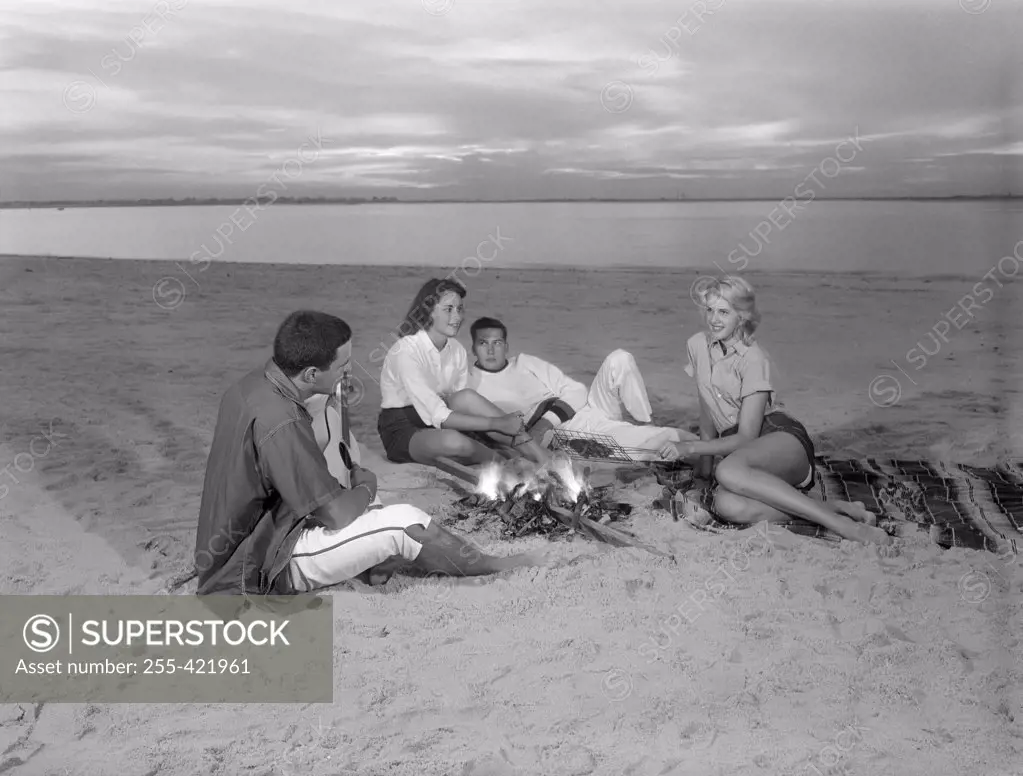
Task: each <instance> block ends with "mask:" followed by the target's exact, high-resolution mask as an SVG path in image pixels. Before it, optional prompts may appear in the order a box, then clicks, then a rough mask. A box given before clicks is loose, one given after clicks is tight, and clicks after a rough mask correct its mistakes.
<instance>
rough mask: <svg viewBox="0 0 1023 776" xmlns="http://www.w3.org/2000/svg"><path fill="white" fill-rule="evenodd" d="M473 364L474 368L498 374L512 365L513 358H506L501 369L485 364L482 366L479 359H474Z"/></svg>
mask: <svg viewBox="0 0 1023 776" xmlns="http://www.w3.org/2000/svg"><path fill="white" fill-rule="evenodd" d="M472 366H473V369H478V370H479V371H480V372H487V373H488V374H492V375H496V374H498V373H499V372H503V371H504V370H505V369H507V368H508V367H510V366H511V359H510V358H506V359H505V360H504V366H502V367H501V368H500V369H487V368H486V367H485V366H482V365H481V364H480V362H479V361H474V362H473V365H472Z"/></svg>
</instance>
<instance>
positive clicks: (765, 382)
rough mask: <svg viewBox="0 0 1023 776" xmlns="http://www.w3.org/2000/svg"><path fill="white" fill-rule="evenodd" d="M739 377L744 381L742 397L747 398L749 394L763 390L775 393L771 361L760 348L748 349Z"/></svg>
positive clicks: (741, 389)
mask: <svg viewBox="0 0 1023 776" xmlns="http://www.w3.org/2000/svg"><path fill="white" fill-rule="evenodd" d="M739 377H740V379H741V381H742V386H741V388H740V390H739V398H740V399H745V398H746V397H747V396H752V395H753V394H754V393H760V392H761V391H767V392H768V393H770V394H773V393H774V387H773V386H772V385H771V362H770V361H769V360H768V358H767V356H765V355H764V354H763V352H762V351H760V350H759V349H751V350H748V351H746V354H745V355H744V356H743V358H742V369H741V372H740V375H739Z"/></svg>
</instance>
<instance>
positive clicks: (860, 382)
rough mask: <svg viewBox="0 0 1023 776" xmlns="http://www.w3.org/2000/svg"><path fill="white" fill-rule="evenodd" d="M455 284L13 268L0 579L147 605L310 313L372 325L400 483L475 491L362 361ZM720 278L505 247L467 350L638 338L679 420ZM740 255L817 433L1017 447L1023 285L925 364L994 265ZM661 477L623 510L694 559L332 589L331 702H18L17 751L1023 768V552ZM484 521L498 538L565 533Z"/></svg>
mask: <svg viewBox="0 0 1023 776" xmlns="http://www.w3.org/2000/svg"><path fill="white" fill-rule="evenodd" d="M186 267H187V265H186ZM192 271H193V272H194V270H192ZM443 274H445V273H444V272H437V271H434V272H431V271H430V270H428V269H421V268H415V269H413V268H353V267H327V266H279V265H245V264H235V263H231V264H227V263H216V262H214V263H212V264H210V265H209V266H208V268H206V269H205V271H204V272H202V273H201V274H196V277H195V281H194V282H193V281H192V280H191V279H190V278H188V277H186V276H185V275H184V274H183V273H182V271H181V270H180V269H179V268H177V267H176V266H175V265H174V264H173V263H170V262H143V261H139V262H129V261H109V260H93V259H78V260H70V259H57V258H53V259H38V258H14V257H8V258H2V259H0V277H2V284H0V295H2V299H3V305H4V311H5V315H4V316H3V319H2V321H0V327H2V339H0V342H2V345H0V348H2V353H3V356H4V360H3V372H2V375H3V376H2V383H3V409H2V415H0V420H2V436H0V461H2V462H3V464H8V463H13V462H14V461H15V459H16V458H17V457H18V456H21V457H20V458H18V460H19V461H20V463H19V465H18V467H17V469H11V470H10V471H12V472H14V473H15V475H16V477H17V482H13V481H11V480H7V479H5V481H4V483H3V484H4V485H7V486H8V491H7V492H6V495H4V496H3V498H2V499H0V525H2V534H3V539H4V541H3V542H0V565H2V569H3V572H2V576H0V592H2V593H4V594H12V593H14V594H100V593H114V594H124V595H127V594H151V593H157V592H160V591H162V590H164V589H166V588H167V586H168V584H169V583H170V581H171V580H172V579H174V578H175V577H177V576H179V575H181V574H182V573H183V572H185V571H187V569H188V568H189V567H190V565H191V553H192V550H193V546H194V537H195V521H196V516H197V513H198V506H199V499H200V492H201V487H202V479H203V473H204V467H205V463H206V456H207V453H208V450H209V445H210V442H211V439H212V434H213V427H214V424H215V421H216V413H217V406H218V402H219V399H220V395H221V393H222V391H223V390H224V389H225V388H226V387H227V386H228V385H229V384H230V383H232V382H233V381H234V380H236V379H237V378H238V377H239V376H240V375H241V374H243V373H244V372H245V371H248V370H250V369H252V368H253V367H255V366H257V365H260V364H262V363H263V362H264V361H265V360H266V359H267V358H268V357H269V354H270V345H271V341H272V338H273V335H274V332H275V330H276V328H277V326H278V324H279V323H280V321H281V320H282V319H283V317H284V316H285V315H286V314H287V313H288V312H290V311H292V310H294V309H299V308H313V309H321V310H325V311H328V312H333V313H335V314H338V315H340V316H341V317H343V318H345V319H346V320H347V321H348V322H349V323H350V324H352V326H353V328H354V330H355V347H354V352H355V356H356V359H357V360H358V362H359V364H360V366H359V367H357V369H356V372H355V374H356V377H358V378H359V379H360V381H361V384H362V386H363V396H362V399H361V402H360V403H359V404H358V406H356V407H355V408H354V409H353V411H352V418H353V426H354V430H355V433H356V434H357V435H358V438H359V439H360V441H361V443H362V445H363V448H364V451H365V453H364V456H365V460H364V465H366V466H368V467H369V468H371V469H373V470H374V471H376V472H377V474H378V476H379V479H380V493H381V498H382V499H383V501H384V502H385V503H397V502H406V501H407V502H412V503H414V504H416V505H418V506H420V507H422V508H423V509H426V510H427V511H429V512H430V513H431V514H433V515H434V516H435V517H436V518H437V519H439V520H441V521H446V520H448V519H449V518H450V514H451V505H452V504H453V502H454V501H455V500H456V499H457V498H458V497H460V496H461V495H463V494H464V492H465V491H464V490H463V486H462V485H461V484H460V483H458V482H456V481H454V480H453V478H451V477H449V476H447V475H443V474H437V473H433V472H430V471H427V470H426V469H424V468H423V467H419V466H415V465H408V466H397V465H393V464H390V463H388V462H386V461H385V460H383V458H382V449H381V445H380V441H379V439H378V438H377V435H376V430H375V428H376V426H375V424H376V416H377V412H378V408H379V389H378V388H377V385H376V383H375V378H377V377H378V376H379V359H378V358H377V359H375V358H374V355H373V353H374V350H375V349H377V348H379V347H380V345H381V343H384V346H385V347H386V346H387V345H390V343H391V342H392V335H391V332H392V331H393V330H394V329H395V327H396V325H397V324H398V322H399V321H400V319H401V316H402V314H403V313H404V311H405V308H406V307H407V305H408V302H409V300H410V299H411V298H412V295H413V294H414V292H415V290H416V289H417V288H418V286H419V285H420V284H421V283H422V282H423V281H424V280H425V279H426V278H428V277H431V276H437V277H440V276H443ZM701 274H706V272H705V271H701V270H689V271H682V270H679V271H677V272H666V271H635V272H624V271H622V272H619V271H606V272H585V271H578V270H567V269H557V270H553V269H552V270H514V271H513V270H498V269H489V268H488V269H486V270H485V271H483V272H482V273H480V274H479V276H478V277H475V278H466V282H467V284H468V286H469V296H468V298H467V300H466V301H467V317H468V320H467V325H466V326H465V327H464V329H463V333H462V335H461V337H460V339H461V341H462V342H463V344H466V345H468V322H471V321H472V320H473V319H475V318H476V317H478V316H481V315H493V316H496V317H498V318H501V319H502V320H503V321H504V322H505V323H506V324H507V325H508V326H509V329H510V345H511V348H512V352H523V351H524V352H528V353H531V354H534V355H537V356H540V357H543V358H545V359H548V360H550V361H553V362H554V363H556V364H558V365H559V366H560V367H562V369H564V370H565V371H566V372H568V373H569V374H571V375H573V376H575V377H576V378H577V379H580V380H583V381H586V382H588V381H589V380H590V379H591V378H592V377H593V375H594V374H595V372H596V370H597V368H598V366H599V365H600V362H601V360H602V359H603V357H604V356H605V355H606V354H607V353H608V352H609V351H611V350H612V349H614V348H625V349H627V350H629V351H631V352H632V353H633V355H634V356H635V357H636V360H637V362H638V364H639V366H640V368H641V370H642V372H643V375H644V377H645V379H646V383H647V388H648V390H649V394H650V398H651V402H652V404H653V407H654V421H655V422H657V423H659V424H668V423H674V424H679V425H684V426H690V425H692V424H694V423H696V421H697V403H696V391H695V386H694V385H693V383H692V380H691V379H690V378H688V377H687V376H686V375H685V374H684V372H683V371H682V370H683V366H684V359H685V340H686V338H687V337H688V336H690V335H691V334H692V333H693V332H695V331H696V330H697V329H698V327H699V325H700V321H699V317H698V313H697V310H696V308H695V306H694V305H693V303H692V302H691V301H690V296H689V290H690V286H691V284H692V283H693V281H694V280H696V278H697V277H698V276H699V275H701ZM167 277H171V278H176V279H178V280H179V282H181V283H183V285H182V286H181V287H182V288H184V289H185V290H186V295H185V297H184V298H183V300H181V301H180V303H179V304H174V305H170V304H168V297H162V301H163V302H164V307H161V306H159V305H158V304H156V303H155V302H154V294H153V286H154V284H156V283H157V282H158V281H160V280H161V278H167ZM746 277H748V279H750V281H751V282H752V283H753V284H754V285H755V286H756V287H757V290H758V296H759V303H760V307H761V310H762V312H763V315H764V323H763V324H762V327H761V332H760V341H761V342H762V343H763V344H764V346H765V347H766V349H767V350H768V352H769V353H770V354H771V356H772V358H773V359H774V361H775V364H776V366H777V370H778V385H779V390H780V392H781V397H782V399H783V400H784V402H785V404H786V405H787V407H788V409H789V410H790V411H791V412H792V413H793V414H794V415H795V416H796V417H798V418H800V419H801V420H802V421H803V422H804V423H805V424H806V426H807V427H808V428H809V429H810V430H811V432H812V433H813V434H814V437H815V440H816V441H817V443H818V447H819V450H820V451H821V452H824V453H829V454H833V455H836V456H848V457H860V456H865V455H870V456H880V457H891V458H908V459H921V458H934V459H940V460H947V461H953V462H959V463H971V464H975V465H978V466H987V465H992V464H994V463H995V462H996V461H997V460H999V459H1000V458H1002V457H1005V456H1020V455H1023V400H1021V394H1020V387H1021V385H1023V334H1021V330H1023V321H1021V316H1020V314H1019V310H1020V309H1021V308H1020V303H1021V301H1023V291H1021V288H1023V286H1021V285H1020V284H1019V283H1018V282H1016V283H1006V285H1005V286H1004V288H1001V289H998V290H997V293H996V294H995V296H994V297H993V298H992V299H991V301H990V302H989V303H988V304H986V305H984V306H983V307H982V308H981V309H979V310H978V311H977V312H976V318H975V319H974V320H971V321H967V323H966V324H965V325H963V326H962V328H957V327H955V326H953V327H952V328H951V329H950V331H948V332H947V333H946V335H945V338H946V339H947V341H941V344H940V351H939V352H938V353H936V354H935V355H933V356H930V357H929V358H928V360H927V363H926V365H925V367H924V368H922V369H920V370H919V371H916V372H913V371H911V370H912V367H910V366H907V360H906V354H907V351H909V350H910V349H911V348H913V347H914V346H915V345H916V344H917V343H918V342H919V341H923V342H924V343H925V344H927V345H928V347H929V348H930V349H931V350H933V349H934V345H933V344H931V340H930V339H928V338H927V334H928V331H930V330H933V327H935V326H936V325H937V323H938V322H939V321H940V320H942V319H943V317H944V316H945V314H946V312H947V311H948V310H949V308H950V307H952V306H953V305H955V304H956V303H957V300H959V299H960V298H962V297H963V295H964V294H966V293H968V292H969V290H970V289H971V288H972V287H973V285H974V284H975V283H976V282H977V281H978V280H979V279H980V278H979V277H977V278H974V277H962V278H950V277H945V278H933V279H927V280H922V281H920V280H898V279H893V278H891V277H883V276H880V275H867V274H856V275H854V274H848V275H841V274H772V275H758V274H756V273H749V274H748V275H746ZM175 287H177V286H176V285H175ZM384 289H386V292H387V296H386V297H385V296H384V294H383V290H384ZM942 330H944V329H942ZM893 360H894V361H895V362H897V363H898V364H899V365H901V366H902V368H903V369H906V370H907V372H908V373H909V374H908V375H907V374H905V373H900V372H899V371H898V370H897V369H896V367H895V366H893ZM882 374H890V375H894V376H895V378H896V379H897V380H899V381H900V382H899V383H898V387H899V390H900V397H899V399H898V401H897V402H894V403H892V404H890V406H881V405H884V404H888V403H889V402H888V401H887V399H885V398H884V397H891V396H893V395H894V394H893V393H891V392H890V390H891V387H892V385H893V384H892V383H890V382H889V383H888V388H889V389H890V390H889V392H888V393H885V394H884V395H883V397H882V400H880V401H878V394H877V393H876V391H875V394H874V396H873V399H874V400H873V401H872V396H871V393H870V390H869V387H870V386H871V385H872V383H873V381H875V379H876V378H878V376H879V375H882ZM910 377H911V378H912V381H915V383H916V384H915V385H914V384H913V383H912V381H911V380H910ZM875 385H876V384H875ZM44 434H45V435H47V437H46V438H48V439H49V442H50V444H48V445H47V446H46V447H45V449H46V452H45V454H42V453H38V452H36V451H40V450H43V449H44V445H43V442H41V441H37V442H36V443H35V444H34V446H33V440H36V439H42V438H43V436H42V435H44ZM25 454H27V455H28V457H27V458H26V457H25ZM658 493H659V488H658V487H657V486H656V483H654V482H653V480H652V478H646V479H639V480H636V481H635V482H633V483H631V484H628V485H622V486H620V490H619V493H618V496H619V498H620V499H621V500H623V501H627V502H629V503H630V504H633V505H634V507H635V509H634V512H633V516H632V518H631V519H630V528H631V530H633V531H635V532H636V533H637V534H639V535H640V537H641V538H643V540H644V541H646V542H648V543H650V544H652V545H655V546H657V547H659V548H661V549H663V550H665V551H668V552H671V553H673V554H674V557H675V560H674V562H673V561H671V560H668V559H665V558H661V557H655V556H653V555H650V554H648V553H645V552H643V551H641V550H638V549H614V548H610V547H607V546H601V545H596V544H594V543H592V542H586V541H582V540H577V541H575V542H572V543H558V544H556V545H555V550H554V551H555V555H556V557H557V558H558V564H557V565H555V566H553V567H551V568H546V569H539V570H537V569H532V570H526V571H516V572H513V573H508V574H504V575H502V576H500V577H498V578H486V579H483V580H478V581H466V582H444V581H438V580H420V579H413V578H408V577H401V576H396V577H395V578H394V579H392V580H391V581H390V582H389V583H388V584H387V585H386V586H384V587H382V588H368V587H365V586H363V585H361V584H358V583H351V584H344V585H339V586H337V587H336V588H332V589H331V590H330V591H328V594H329V595H331V596H333V597H334V599H335V602H334V607H335V608H334V611H335V645H334V656H335V668H334V683H335V684H334V703H333V704H332V705H302V704H291V705H288V704H280V705H265V706H232V705H173V704H152V705H131V704H128V705H98V704H66V705H43V704H40V705H38V706H34V707H33V706H30V705H25V704H22V705H7V706H0V752H2V754H0V773H13V774H33V775H35V774H39V775H40V776H42V775H43V774H54V775H58V774H59V775H63V774H68V775H70V774H73V775H74V776H93V775H95V776H99V775H100V774H109V773H114V772H116V773H118V774H120V775H121V776H156V774H159V775H160V776H186V775H189V776H190V775H192V774H199V773H216V774H252V776H270V775H271V774H275V775H276V774H280V775H283V776H292V774H294V775H295V776H297V775H298V774H302V775H303V776H319V775H320V774H344V775H345V776H349V775H351V776H354V775H355V774H359V775H360V776H377V775H380V776H383V774H392V775H394V776H434V775H437V776H441V775H444V776H448V775H457V776H513V775H514V776H519V775H525V774H545V775H547V776H575V775H577V774H579V775H581V774H590V773H595V774H608V775H615V776H618V775H621V774H627V775H629V776H654V775H660V774H665V775H666V774H729V775H730V776H732V775H735V774H764V775H773V774H785V775H788V774H804V773H806V774H813V773H848V774H856V776H861V775H862V776H873V775H875V774H878V775H879V774H900V776H905V775H907V774H921V775H923V774H928V775H929V774H939V773H940V774H944V773H947V774H986V776H1010V775H1013V774H1015V775H1016V776H1018V774H1020V773H1023V770H1021V767H1023V766H1021V765H1020V763H1023V693H1021V691H1020V682H1021V679H1023V662H1021V659H1023V643H1021V641H1020V639H1021V636H1020V621H1021V605H1020V595H1021V593H1023V575H1021V574H1020V569H1019V561H1018V560H1017V561H1015V562H1006V561H1004V560H1002V561H999V560H998V559H997V558H995V556H993V555H992V554H990V553H982V552H975V551H966V550H961V549H953V550H948V551H943V550H940V549H939V548H937V547H936V546H935V545H933V544H932V543H926V542H914V541H904V542H899V543H898V545H897V547H896V550H895V552H893V553H891V554H889V555H882V554H879V553H878V552H877V551H876V550H875V549H873V548H871V547H864V546H858V545H853V544H850V543H849V542H842V543H840V544H832V543H827V542H822V541H816V540H812V539H808V538H806V537H800V536H796V535H794V534H791V533H789V532H787V531H784V530H782V529H772V530H770V531H768V532H767V533H766V534H764V533H763V532H759V533H758V532H754V531H747V532H739V533H736V534H735V535H734V536H715V535H708V534H704V533H700V532H697V531H694V530H693V529H691V528H688V527H686V526H685V525H683V524H681V523H675V522H673V521H672V520H671V517H670V515H668V514H667V513H666V512H663V511H659V510H656V509H653V508H652V506H651V505H652V501H653V499H654V498H655V497H656V496H657V495H658ZM473 539H474V540H476V541H479V543H480V544H481V545H482V546H483V548H484V549H485V550H487V551H490V552H493V553H495V554H499V555H505V554H510V553H512V552H519V551H523V550H526V549H530V548H534V547H537V546H540V545H541V544H543V543H544V542H546V540H545V539H542V538H538V537H532V538H529V539H522V540H516V541H506V540H499V539H496V538H488V537H485V536H478V535H474V536H473ZM721 569H725V571H726V572H727V573H726V574H725V576H726V577H727V578H726V579H724V582H723V584H722V585H721V586H720V588H718V589H719V590H720V592H719V593H717V594H716V595H714V596H713V597H712V599H711V601H710V602H709V603H708V604H707V605H706V606H705V607H704V608H703V609H701V610H700V612H699V614H698V616H695V617H694V618H693V619H692V620H691V621H689V622H683V623H682V624H681V627H679V626H678V625H677V624H676V623H677V621H678V618H677V612H678V608H679V607H680V605H682V604H683V603H684V602H685V601H686V600H687V599H690V597H691V596H692V595H693V593H694V591H696V590H698V589H701V588H704V589H706V585H707V583H708V580H710V579H712V578H717V579H719V580H720V579H721V577H720V574H721ZM964 579H966V580H970V581H972V582H974V583H975V582H977V581H978V580H982V581H984V584H986V588H985V591H984V594H982V595H976V594H975V593H974V592H972V591H974V589H975V588H974V587H973V586H964ZM193 591H194V583H193V584H191V585H188V586H185V587H184V588H182V589H181V591H180V593H182V594H188V593H191V592H193ZM673 615H675V621H674V622H672V621H670V619H669V618H672V616H673Z"/></svg>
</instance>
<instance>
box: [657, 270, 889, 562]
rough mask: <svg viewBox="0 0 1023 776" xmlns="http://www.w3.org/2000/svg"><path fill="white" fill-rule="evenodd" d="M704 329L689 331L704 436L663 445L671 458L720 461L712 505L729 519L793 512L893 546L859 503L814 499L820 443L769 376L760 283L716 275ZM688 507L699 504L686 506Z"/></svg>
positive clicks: (707, 291)
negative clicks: (787, 408)
mask: <svg viewBox="0 0 1023 776" xmlns="http://www.w3.org/2000/svg"><path fill="white" fill-rule="evenodd" d="M699 301H700V304H702V305H703V307H704V309H705V316H706V324H707V329H706V331H701V332H699V333H697V334H694V335H693V336H692V337H690V338H689V341H688V343H687V346H688V350H689V364H688V365H687V366H686V373H687V374H688V375H689V376H690V377H693V378H695V380H696V385H697V390H698V392H699V398H700V439H699V440H698V441H693V442H685V441H683V442H678V443H674V444H670V445H668V446H666V447H665V448H664V451H663V453H662V454H663V455H664V457H665V458H669V459H674V458H680V457H681V458H687V459H691V460H693V461H694V463H695V464H696V466H697V469H698V471H699V473H701V474H703V475H704V476H709V475H710V472H711V469H712V468H713V464H714V460H715V458H716V457H721V458H722V459H723V460H721V461H720V463H718V464H717V467H716V468H715V469H713V474H714V479H715V480H716V481H717V488H716V490H715V491H714V511H715V512H716V513H717V515H718V516H719V517H720V518H721V519H722V520H727V521H729V522H733V523H743V524H752V523H758V522H760V521H763V520H769V521H774V522H780V521H788V520H791V519H792V517H793V516H795V517H801V518H803V519H805V520H809V521H811V522H813V523H817V524H818V525H822V526H824V527H825V528H828V529H830V530H832V531H834V532H835V533H837V534H839V535H840V536H842V537H844V538H846V539H852V540H854V541H859V542H863V543H865V544H866V543H870V542H873V543H876V544H890V543H891V538H890V537H889V536H888V535H887V534H886V533H885V532H884V531H882V530H881V529H880V528H877V527H875V526H874V525H873V524H874V523H876V518H875V517H874V515H873V514H871V513H870V512H868V511H867V510H866V509H865V508H864V506H863V504H862V503H861V502H855V503H849V502H845V501H835V502H832V503H833V504H834V507H835V508H834V509H832V508H831V505H830V504H825V503H822V502H820V501H816V500H814V499H812V498H810V497H809V496H808V495H806V494H807V492H808V491H809V490H810V488H812V487H813V484H814V479H815V473H816V472H815V468H814V448H813V441H812V440H811V439H810V434H809V433H808V432H807V430H806V428H805V427H804V426H803V424H802V423H800V422H799V421H798V420H796V419H795V418H793V417H792V416H791V415H789V414H788V413H786V412H784V411H783V407H782V404H781V402H780V401H779V399H778V396H777V391H776V390H775V388H774V385H773V383H772V381H771V362H770V359H769V357H768V355H767V353H766V352H765V351H764V350H763V349H762V348H761V347H760V345H759V344H757V342H756V340H755V338H754V333H755V332H756V330H757V326H758V324H759V323H760V313H759V312H757V306H756V294H755V293H754V291H753V287H752V286H751V285H750V284H749V283H747V282H746V281H745V280H743V279H742V278H739V277H726V278H722V279H720V280H715V281H714V282H713V283H711V284H709V285H708V286H706V287H705V288H704V289H703V290H702V291H701V293H700V299H699ZM686 509H687V511H690V512H691V511H696V510H698V506H697V505H696V504H693V503H687V504H686Z"/></svg>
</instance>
